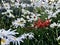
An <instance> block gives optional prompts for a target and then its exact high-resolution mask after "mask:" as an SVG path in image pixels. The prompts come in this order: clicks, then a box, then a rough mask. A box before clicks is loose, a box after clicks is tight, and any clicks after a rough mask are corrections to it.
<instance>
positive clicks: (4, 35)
mask: <svg viewBox="0 0 60 45" xmlns="http://www.w3.org/2000/svg"><path fill="white" fill-rule="evenodd" d="M15 31H16V30H13V31H11V29H9V30H8V31H6V30H5V29H0V34H1V35H0V38H4V37H8V36H10V35H12V36H13V35H15V34H18V33H17V32H15Z"/></svg>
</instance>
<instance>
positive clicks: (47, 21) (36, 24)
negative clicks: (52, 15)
mask: <svg viewBox="0 0 60 45" xmlns="http://www.w3.org/2000/svg"><path fill="white" fill-rule="evenodd" d="M49 24H50V20H49V19H48V20H46V21H45V22H43V21H42V20H40V19H38V21H37V22H35V23H34V27H37V28H44V27H47V26H49Z"/></svg>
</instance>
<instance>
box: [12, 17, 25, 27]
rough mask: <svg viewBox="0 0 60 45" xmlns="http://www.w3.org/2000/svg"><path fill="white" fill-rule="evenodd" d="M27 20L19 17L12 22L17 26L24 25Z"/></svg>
mask: <svg viewBox="0 0 60 45" xmlns="http://www.w3.org/2000/svg"><path fill="white" fill-rule="evenodd" d="M25 23H26V21H25V20H24V19H23V18H17V20H15V21H13V22H12V24H13V25H14V26H15V27H16V28H17V27H18V26H20V27H24V26H25Z"/></svg>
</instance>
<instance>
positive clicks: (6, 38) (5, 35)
mask: <svg viewBox="0 0 60 45" xmlns="http://www.w3.org/2000/svg"><path fill="white" fill-rule="evenodd" d="M16 34H19V33H18V32H16V30H13V31H11V29H9V30H7V31H6V30H5V29H0V38H1V45H9V44H10V42H13V45H14V44H16V45H17V44H19V45H20V42H23V40H24V39H27V37H28V38H29V39H32V38H34V36H33V35H34V34H33V33H32V32H30V33H24V34H22V35H21V36H19V37H16V36H15V35H16Z"/></svg>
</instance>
